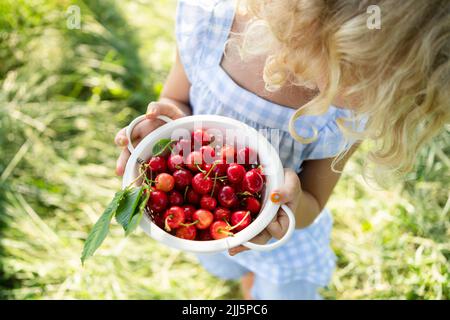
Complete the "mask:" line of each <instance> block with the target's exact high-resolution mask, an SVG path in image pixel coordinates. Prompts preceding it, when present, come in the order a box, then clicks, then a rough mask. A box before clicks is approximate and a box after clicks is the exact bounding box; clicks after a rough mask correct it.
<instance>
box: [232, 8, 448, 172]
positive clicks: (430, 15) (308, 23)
mask: <svg viewBox="0 0 450 320" xmlns="http://www.w3.org/2000/svg"><path fill="white" fill-rule="evenodd" d="M242 4H244V5H245V8H246V9H247V11H248V13H249V14H250V16H251V17H252V18H251V20H250V21H249V22H248V23H247V26H246V30H245V31H244V32H243V33H242V37H241V40H240V46H239V47H240V48H239V49H240V52H241V55H242V56H243V57H246V56H252V55H260V54H267V59H266V61H265V66H264V73H263V77H264V81H265V84H266V89H267V90H269V91H274V90H277V89H279V88H280V87H282V86H284V85H285V84H287V83H291V84H295V85H303V86H306V87H310V88H313V87H314V85H315V83H316V81H315V80H314V79H315V78H314V77H316V75H317V73H318V70H320V73H321V74H322V75H323V77H324V79H323V80H324V83H325V85H324V88H323V89H322V88H321V90H320V93H319V94H318V95H317V96H316V97H315V98H314V99H313V100H311V101H310V102H308V103H307V104H306V105H304V106H302V107H301V108H299V109H298V110H297V111H296V112H295V115H294V116H293V118H292V119H291V120H290V126H289V127H290V132H291V135H292V136H293V137H295V138H296V139H297V140H299V141H301V142H304V143H309V142H311V141H313V140H314V139H306V138H304V137H300V136H299V135H298V134H297V133H296V131H295V130H294V123H295V120H296V119H297V118H298V117H300V116H302V115H306V114H315V115H318V114H322V113H324V112H326V111H327V110H328V108H329V106H330V104H332V101H333V99H334V98H335V97H336V96H337V95H338V94H339V95H342V96H344V97H345V99H348V103H349V104H348V105H351V103H352V101H354V100H355V99H352V97H358V99H357V100H358V103H357V105H355V106H354V107H353V108H352V109H353V111H354V118H352V119H351V120H352V121H360V120H361V119H363V117H368V121H367V123H366V125H365V129H364V130H363V131H362V132H356V131H355V130H352V129H350V128H348V126H346V125H345V122H346V121H347V120H348V119H339V121H338V124H339V127H340V128H341V130H342V131H343V132H344V134H345V135H346V137H350V136H352V137H353V138H355V139H361V140H364V139H368V140H372V141H373V142H374V146H373V149H372V150H371V151H370V154H369V159H370V160H371V161H373V162H375V163H376V164H377V165H378V167H382V168H385V169H388V170H395V171H397V172H400V173H406V172H408V171H411V170H412V169H413V167H414V162H415V155H416V153H417V151H418V149H419V148H420V147H421V146H422V145H423V144H424V143H425V142H426V141H427V140H429V139H430V138H431V137H433V136H434V135H436V134H437V133H438V132H439V130H440V129H441V128H442V127H443V126H444V124H445V123H448V121H449V119H450V108H449V102H450V96H449V91H450V90H449V89H450V88H449V83H450V64H449V54H450V1H448V0H430V1H396V0H371V1H365V0H362V1H353V0H334V1H331V0H243V1H242V2H241V3H240V5H242ZM369 5H377V6H378V7H379V9H380V10H381V28H380V29H369V28H368V26H367V19H368V17H369V14H368V13H367V8H368V7H369ZM311 30H314V32H311ZM318 57H320V58H321V59H317V58H318Z"/></svg>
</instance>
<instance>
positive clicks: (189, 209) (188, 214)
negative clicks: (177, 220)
mask: <svg viewBox="0 0 450 320" xmlns="http://www.w3.org/2000/svg"><path fill="white" fill-rule="evenodd" d="M182 208H183V210H184V217H185V220H186V221H192V215H193V214H194V212H195V211H196V210H197V209H195V207H194V206H193V205H191V204H185V205H184V206H182Z"/></svg>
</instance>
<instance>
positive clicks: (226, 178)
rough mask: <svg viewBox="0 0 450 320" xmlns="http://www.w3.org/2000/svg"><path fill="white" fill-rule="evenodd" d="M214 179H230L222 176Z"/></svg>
mask: <svg viewBox="0 0 450 320" xmlns="http://www.w3.org/2000/svg"><path fill="white" fill-rule="evenodd" d="M214 179H219V180H225V179H228V177H227V176H222V177H217V176H216V177H215V178H214Z"/></svg>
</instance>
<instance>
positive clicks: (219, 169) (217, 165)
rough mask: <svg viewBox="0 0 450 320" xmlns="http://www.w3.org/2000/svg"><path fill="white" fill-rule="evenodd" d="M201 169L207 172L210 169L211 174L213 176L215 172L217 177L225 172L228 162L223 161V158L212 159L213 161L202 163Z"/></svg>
mask: <svg viewBox="0 0 450 320" xmlns="http://www.w3.org/2000/svg"><path fill="white" fill-rule="evenodd" d="M202 169H203V170H204V171H205V172H206V173H208V172H209V171H210V170H211V169H212V171H211V176H213V177H214V176H215V174H216V173H217V176H218V177H223V176H225V175H226V174H227V169H228V164H226V163H224V161H223V160H221V159H219V160H216V161H214V163H204V164H203V165H202Z"/></svg>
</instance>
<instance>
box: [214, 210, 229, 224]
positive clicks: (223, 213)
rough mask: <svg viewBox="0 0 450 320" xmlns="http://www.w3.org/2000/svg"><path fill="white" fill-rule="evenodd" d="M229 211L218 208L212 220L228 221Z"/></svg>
mask: <svg viewBox="0 0 450 320" xmlns="http://www.w3.org/2000/svg"><path fill="white" fill-rule="evenodd" d="M230 217H231V211H230V210H228V209H227V208H222V207H219V208H217V209H216V210H215V211H214V220H220V221H223V220H224V219H225V220H227V221H230Z"/></svg>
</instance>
